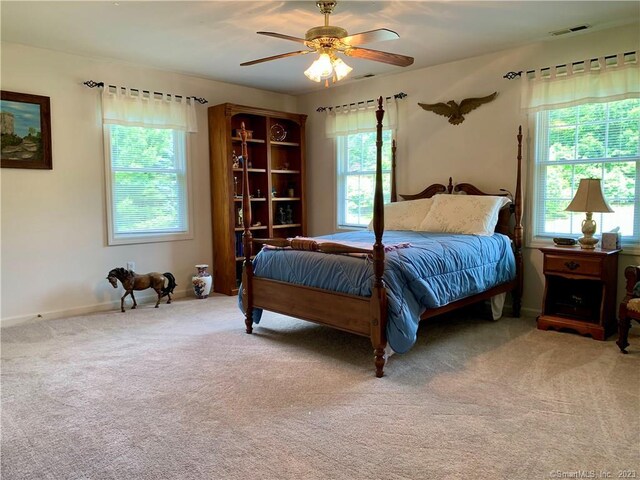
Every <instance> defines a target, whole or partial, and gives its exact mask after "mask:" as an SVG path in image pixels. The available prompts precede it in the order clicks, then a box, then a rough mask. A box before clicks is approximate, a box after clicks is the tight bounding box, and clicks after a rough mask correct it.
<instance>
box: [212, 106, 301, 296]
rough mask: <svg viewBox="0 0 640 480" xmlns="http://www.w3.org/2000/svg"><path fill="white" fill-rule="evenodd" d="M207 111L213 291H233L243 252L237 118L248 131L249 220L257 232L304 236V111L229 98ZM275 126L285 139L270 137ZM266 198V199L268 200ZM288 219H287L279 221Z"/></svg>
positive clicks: (282, 235)
mask: <svg viewBox="0 0 640 480" xmlns="http://www.w3.org/2000/svg"><path fill="white" fill-rule="evenodd" d="M208 114H209V154H210V155H209V157H210V166H211V168H210V172H211V218H212V228H213V267H214V268H213V277H214V279H213V286H214V291H216V292H219V293H224V294H227V295H235V294H237V293H238V285H239V284H240V279H241V275H242V263H243V262H244V259H245V257H244V252H243V251H242V250H243V246H242V233H243V231H244V230H243V228H242V227H239V226H238V225H241V223H240V220H241V216H239V211H240V210H241V209H242V197H241V196H240V194H241V192H242V173H243V171H242V168H233V157H234V155H235V156H241V155H242V140H241V139H240V137H238V136H237V133H236V131H237V130H238V129H240V128H241V126H242V123H244V125H245V129H246V130H251V131H252V138H250V139H247V157H248V158H243V159H242V161H243V162H249V163H247V166H248V167H250V168H248V169H247V170H248V172H249V193H250V194H252V195H254V197H253V198H251V202H250V203H251V221H252V224H255V223H257V222H259V223H260V225H258V226H254V227H251V228H250V230H251V231H252V232H253V231H259V236H260V237H262V238H263V237H293V236H297V235H306V205H305V185H304V173H305V123H306V119H307V116H306V115H302V114H297V113H287V112H279V111H275V110H266V109H262V108H254V107H247V106H243V105H236V104H232V103H223V104H220V105H215V106H213V107H210V108H209V109H208ZM276 124H277V125H278V126H277V127H275V128H277V129H278V130H280V127H282V129H284V131H285V132H286V140H282V139H281V140H280V141H276V140H272V138H271V131H272V127H273V126H274V125H276ZM268 199H270V200H271V201H267V200H268ZM283 221H287V223H283Z"/></svg>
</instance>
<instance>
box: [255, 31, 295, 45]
mask: <svg viewBox="0 0 640 480" xmlns="http://www.w3.org/2000/svg"><path fill="white" fill-rule="evenodd" d="M256 33H257V34H258V35H266V36H267V37H275V38H282V39H283V40H291V41H292V42H298V43H305V42H306V40H305V39H304V38H298V37H292V36H291V35H285V34H283V33H276V32H256Z"/></svg>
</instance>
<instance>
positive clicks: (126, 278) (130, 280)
mask: <svg viewBox="0 0 640 480" xmlns="http://www.w3.org/2000/svg"><path fill="white" fill-rule="evenodd" d="M107 280H109V283H111V285H113V288H118V280H120V282H121V283H122V286H123V287H124V290H125V293H124V295H123V296H122V298H121V299H120V310H121V311H122V312H124V298H125V297H126V296H127V295H131V299H132V300H133V307H131V309H132V310H133V309H134V308H136V307H137V306H138V304H137V302H136V297H134V296H133V291H134V290H145V289H147V288H153V289H154V290H155V291H156V293H157V294H158V301H157V302H156V306H155V308H158V305H159V304H160V299H162V297H165V296H166V297H169V300H167V303H171V294H172V293H173V289H174V288H176V286H177V284H176V279H175V277H174V276H173V274H172V273H171V272H165V273H164V274H162V273H158V272H151V273H145V274H143V275H138V274H137V273H135V272H134V271H133V270H127V269H126V268H122V267H120V268H114V269H113V270H111V271H110V272H109V274H108V275H107Z"/></svg>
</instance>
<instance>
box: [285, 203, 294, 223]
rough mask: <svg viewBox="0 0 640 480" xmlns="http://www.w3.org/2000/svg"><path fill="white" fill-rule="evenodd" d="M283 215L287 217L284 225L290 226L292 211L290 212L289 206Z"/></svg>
mask: <svg viewBox="0 0 640 480" xmlns="http://www.w3.org/2000/svg"><path fill="white" fill-rule="evenodd" d="M285 213H286V215H287V218H286V220H287V221H286V223H287V224H292V223H293V210H291V205H287V208H286V210H285Z"/></svg>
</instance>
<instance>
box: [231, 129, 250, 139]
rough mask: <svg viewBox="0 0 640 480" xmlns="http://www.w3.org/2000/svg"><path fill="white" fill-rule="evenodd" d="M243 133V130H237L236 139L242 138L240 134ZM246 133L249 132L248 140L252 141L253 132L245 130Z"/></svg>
mask: <svg viewBox="0 0 640 480" xmlns="http://www.w3.org/2000/svg"><path fill="white" fill-rule="evenodd" d="M241 131H242V129H241V128H236V130H235V134H236V137H240V132H241ZM245 132H247V140H251V139H252V138H253V130H246V129H245Z"/></svg>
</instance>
